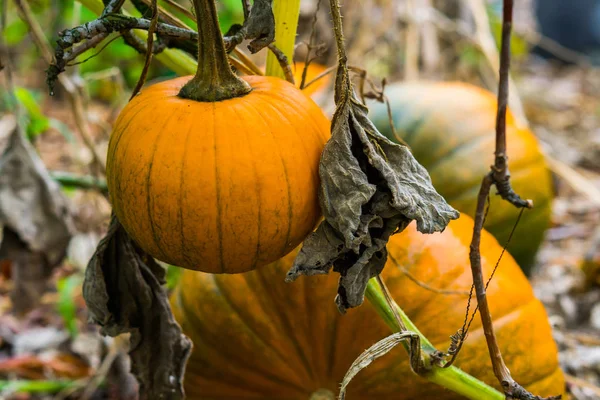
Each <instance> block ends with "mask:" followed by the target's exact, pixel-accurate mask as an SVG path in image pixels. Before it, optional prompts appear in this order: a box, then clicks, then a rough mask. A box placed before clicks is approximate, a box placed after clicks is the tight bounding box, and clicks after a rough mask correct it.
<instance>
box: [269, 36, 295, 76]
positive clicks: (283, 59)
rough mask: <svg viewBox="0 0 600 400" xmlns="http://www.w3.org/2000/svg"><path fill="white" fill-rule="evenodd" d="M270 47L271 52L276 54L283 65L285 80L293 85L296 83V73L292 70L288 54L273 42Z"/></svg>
mask: <svg viewBox="0 0 600 400" xmlns="http://www.w3.org/2000/svg"><path fill="white" fill-rule="evenodd" d="M268 47H269V50H271V52H272V53H273V54H274V55H275V58H277V61H279V65H280V66H281V69H282V70H283V73H284V75H285V80H286V81H288V82H289V83H291V84H292V85H295V82H294V73H293V72H292V67H291V66H290V63H289V61H288V59H287V57H286V55H285V54H283V51H281V50H279V48H277V46H275V44H273V43H271V44H269V46H268Z"/></svg>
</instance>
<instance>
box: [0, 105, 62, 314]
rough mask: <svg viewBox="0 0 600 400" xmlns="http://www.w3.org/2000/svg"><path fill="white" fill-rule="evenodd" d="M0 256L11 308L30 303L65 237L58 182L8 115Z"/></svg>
mask: <svg viewBox="0 0 600 400" xmlns="http://www.w3.org/2000/svg"><path fill="white" fill-rule="evenodd" d="M0 142H2V143H0V151H1V156H0V226H1V227H2V231H3V235H2V236H3V239H2V244H1V246H0V260H2V259H5V260H9V262H10V263H11V265H12V273H13V280H14V282H15V288H14V290H13V293H12V297H13V298H18V299H19V301H18V302H15V304H14V305H15V307H16V308H15V310H16V311H17V312H22V311H26V310H28V309H30V308H31V307H33V306H34V305H35V304H36V303H37V301H38V300H39V297H40V296H41V293H43V292H44V289H45V286H46V281H47V278H48V277H49V276H50V274H51V272H52V269H53V268H54V267H55V266H56V265H57V264H58V263H60V262H61V261H62V259H63V257H64V255H65V252H66V249H67V246H68V244H69V241H70V239H71V227H72V223H71V216H70V214H69V211H68V207H67V201H66V199H65V198H64V196H63V195H62V193H61V191H60V187H59V186H58V184H57V183H56V182H54V181H53V180H52V179H51V178H50V176H49V175H48V171H47V170H46V168H45V167H44V164H43V163H42V161H41V160H40V159H39V157H38V156H37V154H36V152H35V150H34V149H33V148H32V147H31V145H30V144H29V142H27V141H26V140H25V138H24V137H23V134H22V132H21V131H20V128H19V126H18V124H17V120H16V118H15V117H14V116H12V115H6V116H4V117H3V118H2V119H0Z"/></svg>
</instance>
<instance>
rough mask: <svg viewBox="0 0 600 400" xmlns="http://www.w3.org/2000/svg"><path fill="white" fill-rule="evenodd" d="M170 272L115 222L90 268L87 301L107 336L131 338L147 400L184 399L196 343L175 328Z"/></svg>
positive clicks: (85, 290) (134, 363)
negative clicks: (187, 367)
mask: <svg viewBox="0 0 600 400" xmlns="http://www.w3.org/2000/svg"><path fill="white" fill-rule="evenodd" d="M164 283H165V270H164V269H163V268H162V267H161V266H160V265H158V264H157V263H156V261H154V259H153V258H152V257H150V256H148V255H147V254H146V253H144V252H142V251H141V250H140V249H139V248H137V246H136V245H135V244H134V243H133V241H132V240H131V238H130V237H129V236H128V235H127V233H126V232H125V230H124V229H123V227H122V226H121V224H120V223H119V222H118V221H117V219H116V218H115V217H113V219H112V221H111V224H110V227H109V230H108V233H107V234H106V236H105V237H104V238H103V239H102V241H101V242H100V244H99V245H98V248H97V249H96V253H95V254H94V256H93V257H92V259H91V260H90V263H89V264H88V267H87V270H86V274H85V281H84V284H83V296H84V298H85V301H86V303H87V306H88V308H89V311H90V315H91V317H92V319H93V320H94V321H95V322H96V323H98V324H99V325H100V326H101V327H102V333H103V334H105V335H109V336H117V335H119V334H122V333H126V332H129V333H131V340H130V351H129V355H130V356H131V361H132V372H133V374H134V375H135V376H136V377H137V379H138V382H139V384H140V394H141V396H142V398H148V399H182V398H183V387H182V384H181V382H182V379H183V371H184V369H185V364H186V362H187V359H188V356H189V354H190V351H191V347H192V345H191V342H190V340H189V339H188V338H187V337H186V336H184V335H183V334H182V333H181V328H180V327H179V325H178V324H177V322H175V319H174V318H173V315H172V313H171V307H170V305H169V301H168V298H167V294H166V292H165V291H164V290H163V288H162V286H161V285H162V284H164Z"/></svg>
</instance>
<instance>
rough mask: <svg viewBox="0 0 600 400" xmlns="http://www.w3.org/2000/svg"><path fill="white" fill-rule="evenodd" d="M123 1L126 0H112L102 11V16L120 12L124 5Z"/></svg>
mask: <svg viewBox="0 0 600 400" xmlns="http://www.w3.org/2000/svg"><path fill="white" fill-rule="evenodd" d="M123 3H125V0H110V1H109V2H108V4H106V6H105V7H104V11H102V16H105V15H108V14H112V13H116V12H119V11H120V10H121V7H123Z"/></svg>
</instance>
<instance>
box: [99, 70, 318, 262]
mask: <svg viewBox="0 0 600 400" xmlns="http://www.w3.org/2000/svg"><path fill="white" fill-rule="evenodd" d="M189 79H190V77H184V78H178V79H174V80H169V81H166V82H162V83H158V84H155V85H153V86H150V87H148V88H146V89H144V90H143V91H142V92H141V93H140V94H139V95H138V96H136V97H135V98H134V99H133V100H132V101H131V102H130V103H129V104H128V105H127V106H126V107H125V108H124V110H123V111H122V112H121V115H120V116H119V118H118V120H117V122H116V124H115V127H114V131H113V135H112V137H111V140H110V143H109V150H108V161H107V180H108V187H109V191H110V194H111V202H112V205H113V208H114V211H115V213H116V215H117V217H118V218H119V221H120V222H121V223H122V224H123V226H124V227H125V229H126V230H127V232H128V233H129V234H130V235H131V236H132V237H133V238H134V239H135V241H136V242H137V243H138V244H139V245H140V246H141V247H142V248H143V249H144V250H145V251H146V252H148V253H149V254H151V255H152V256H154V257H156V258H158V259H160V260H162V261H165V262H168V263H170V264H173V265H177V266H181V267H185V268H189V269H194V270H201V271H205V272H212V273H237V272H243V271H248V270H252V269H254V268H256V267H258V266H261V265H265V264H268V263H270V262H272V261H275V260H277V259H279V258H281V257H282V256H284V255H285V254H287V253H288V252H290V251H291V250H292V249H294V248H295V247H296V246H297V245H298V244H299V243H300V242H301V241H302V240H303V239H304V237H305V236H306V235H307V234H308V233H309V232H310V231H311V230H312V229H313V228H314V226H315V224H316V222H317V219H318V218H319V215H320V210H319V206H318V200H317V189H318V184H319V178H318V162H319V158H320V155H321V151H322V150H323V146H324V144H325V142H326V140H327V138H328V135H329V121H328V120H327V118H326V117H325V116H324V114H323V112H322V111H321V110H320V109H319V108H318V106H317V105H316V104H315V103H314V102H313V101H312V100H311V99H310V98H309V97H308V96H306V95H305V94H303V93H302V92H301V91H300V90H298V89H296V88H295V87H294V86H293V85H291V84H289V83H287V82H285V81H283V80H281V79H277V78H270V77H254V76H251V77H245V78H244V79H245V80H246V81H247V82H248V83H249V84H250V85H251V86H252V88H253V90H252V92H251V93H250V94H248V95H246V96H243V97H239V98H234V99H230V100H226V101H221V102H215V103H203V102H196V101H191V100H185V99H182V98H180V97H178V96H177V93H178V92H179V90H180V88H181V87H182V86H183V85H184V84H185V83H186V82H187V81H188V80H189Z"/></svg>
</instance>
